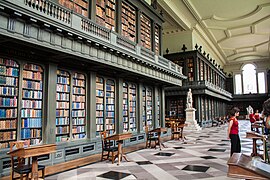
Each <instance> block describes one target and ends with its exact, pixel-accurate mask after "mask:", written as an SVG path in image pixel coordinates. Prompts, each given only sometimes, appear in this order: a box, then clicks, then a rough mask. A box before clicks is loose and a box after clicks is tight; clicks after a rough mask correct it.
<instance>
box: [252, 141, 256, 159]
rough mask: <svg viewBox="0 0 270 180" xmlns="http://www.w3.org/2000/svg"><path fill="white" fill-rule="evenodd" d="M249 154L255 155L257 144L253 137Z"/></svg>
mask: <svg viewBox="0 0 270 180" xmlns="http://www.w3.org/2000/svg"><path fill="white" fill-rule="evenodd" d="M251 156H252V157H253V156H257V144H256V139H253V147H252V153H251Z"/></svg>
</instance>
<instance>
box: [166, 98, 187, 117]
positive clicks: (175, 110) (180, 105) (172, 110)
mask: <svg viewBox="0 0 270 180" xmlns="http://www.w3.org/2000/svg"><path fill="white" fill-rule="evenodd" d="M169 116H170V117H173V118H184V99H183V98H178V99H177V100H170V104H169Z"/></svg>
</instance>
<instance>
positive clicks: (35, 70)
mask: <svg viewBox="0 0 270 180" xmlns="http://www.w3.org/2000/svg"><path fill="white" fill-rule="evenodd" d="M22 89H23V93H22V94H23V97H22V108H21V139H22V140H26V139H30V142H31V144H38V143H40V141H41V140H42V94H43V69H42V67H41V66H39V65H35V64H25V65H24V66H23V84H22Z"/></svg>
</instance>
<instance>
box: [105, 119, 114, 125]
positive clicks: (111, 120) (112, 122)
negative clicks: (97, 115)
mask: <svg viewBox="0 0 270 180" xmlns="http://www.w3.org/2000/svg"><path fill="white" fill-rule="evenodd" d="M114 123H115V120H114V119H107V118H106V119H105V124H114Z"/></svg>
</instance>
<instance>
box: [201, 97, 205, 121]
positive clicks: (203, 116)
mask: <svg viewBox="0 0 270 180" xmlns="http://www.w3.org/2000/svg"><path fill="white" fill-rule="evenodd" d="M204 105H205V103H204V98H203V97H202V98H201V110H202V114H201V117H202V121H204V120H205V110H204V108H205V106H204Z"/></svg>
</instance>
